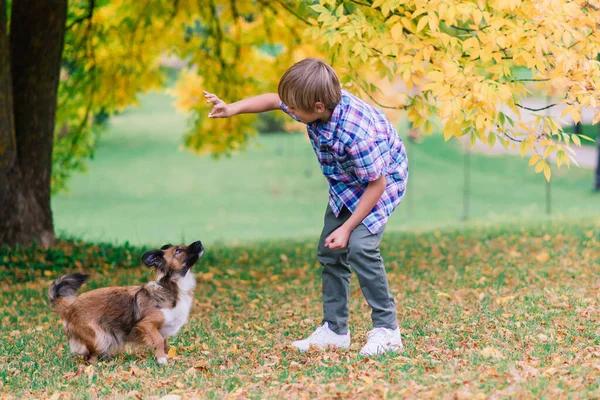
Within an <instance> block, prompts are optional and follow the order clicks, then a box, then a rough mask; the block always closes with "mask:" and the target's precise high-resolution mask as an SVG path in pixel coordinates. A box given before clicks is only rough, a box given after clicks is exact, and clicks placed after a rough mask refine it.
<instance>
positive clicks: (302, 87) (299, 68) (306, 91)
mask: <svg viewBox="0 0 600 400" xmlns="http://www.w3.org/2000/svg"><path fill="white" fill-rule="evenodd" d="M277 91H278V92H279V98H280V99H281V100H282V101H283V103H284V104H285V105H287V106H288V107H293V108H298V109H301V110H306V111H313V110H314V108H315V104H316V103H317V102H321V103H323V104H324V105H325V107H326V108H327V109H329V110H333V109H334V108H335V106H336V105H337V104H338V103H339V102H340V100H341V99H342V87H341V85H340V80H339V79H338V77H337V74H336V73H335V71H334V70H333V68H331V67H330V66H329V65H327V64H326V63H324V62H323V61H321V60H318V59H316V58H306V59H304V60H302V61H300V62H297V63H296V64H294V65H292V66H291V67H290V68H289V69H288V70H287V71H285V74H283V76H282V77H281V80H280V81H279V87H278V88H277Z"/></svg>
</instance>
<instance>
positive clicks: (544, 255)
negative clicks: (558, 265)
mask: <svg viewBox="0 0 600 400" xmlns="http://www.w3.org/2000/svg"><path fill="white" fill-rule="evenodd" d="M535 259H536V260H538V261H539V262H541V263H545V262H546V261H548V260H549V259H550V255H549V254H548V253H546V252H545V251H543V252H541V253H538V254H537V255H536V256H535Z"/></svg>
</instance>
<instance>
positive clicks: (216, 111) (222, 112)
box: [203, 90, 233, 118]
mask: <svg viewBox="0 0 600 400" xmlns="http://www.w3.org/2000/svg"><path fill="white" fill-rule="evenodd" d="M203 92H204V97H205V98H206V102H207V103H212V104H213V108H212V110H210V112H209V113H208V117H209V118H227V117H231V116H232V115H233V111H232V110H231V107H229V105H228V104H227V103H225V102H224V101H223V100H221V99H220V98H218V97H217V95H216V94H212V93H209V92H207V91H206V90H204V91H203Z"/></svg>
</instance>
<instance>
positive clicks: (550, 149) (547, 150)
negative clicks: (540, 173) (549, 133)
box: [544, 145, 554, 159]
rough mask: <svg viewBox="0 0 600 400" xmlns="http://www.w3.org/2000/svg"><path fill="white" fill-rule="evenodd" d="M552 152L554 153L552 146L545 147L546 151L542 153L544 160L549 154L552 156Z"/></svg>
mask: <svg viewBox="0 0 600 400" xmlns="http://www.w3.org/2000/svg"><path fill="white" fill-rule="evenodd" d="M553 151H554V146H552V145H550V146H548V147H546V150H545V151H544V159H546V158H548V156H549V155H550V154H552V152H553Z"/></svg>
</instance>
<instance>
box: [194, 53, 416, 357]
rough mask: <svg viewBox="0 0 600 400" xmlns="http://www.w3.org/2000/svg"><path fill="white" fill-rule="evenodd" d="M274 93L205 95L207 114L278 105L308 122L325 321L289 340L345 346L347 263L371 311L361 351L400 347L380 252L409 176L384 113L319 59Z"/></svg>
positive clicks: (291, 74)
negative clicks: (323, 199) (319, 211)
mask: <svg viewBox="0 0 600 400" xmlns="http://www.w3.org/2000/svg"><path fill="white" fill-rule="evenodd" d="M278 92H279V93H278V94H275V93H268V94H262V95H259V96H256V97H250V98H247V99H244V100H241V101H238V102H235V103H231V104H226V103H225V102H223V101H222V100H221V99H219V98H218V97H217V96H216V95H214V94H211V93H208V92H204V95H205V97H206V99H207V102H208V103H212V104H213V108H212V110H211V111H210V113H209V115H208V116H209V117H211V118H225V117H230V116H233V115H236V114H242V113H260V112H265V111H271V110H276V109H279V108H281V109H282V110H283V111H284V112H286V113H287V114H289V115H290V116H292V117H293V118H294V119H296V120H297V121H300V122H303V123H305V124H306V126H307V130H308V136H309V138H310V141H311V144H312V147H313V149H314V151H315V154H316V155H317V159H318V161H319V164H320V165H321V170H322V171H323V175H325V177H326V178H327V180H328V181H329V203H328V206H327V211H326V212H325V220H324V225H325V226H324V227H323V232H322V234H321V239H320V241H319V247H318V252H317V256H318V259H319V262H320V263H321V264H322V266H323V271H322V284H323V314H324V315H323V322H322V325H321V326H320V327H318V328H317V329H316V330H315V332H314V333H313V334H311V335H310V336H309V337H308V338H307V339H304V340H298V341H295V342H293V343H292V345H293V346H295V347H297V348H298V349H300V350H302V351H306V350H308V348H309V347H310V346H311V345H312V346H315V347H320V348H323V347H327V346H329V345H333V346H336V347H342V348H347V347H349V346H350V332H349V331H348V325H347V323H348V300H349V298H350V276H351V270H350V266H352V267H353V268H354V270H355V271H356V274H357V276H358V280H359V282H360V287H361V289H362V292H363V295H364V296H365V299H366V300H367V302H368V304H369V306H370V307H371V309H372V313H371V317H372V320H373V330H372V331H370V332H369V333H368V334H367V338H368V340H367V343H366V345H365V346H364V347H363V348H362V349H361V351H360V354H362V355H365V356H369V355H375V354H382V353H385V352H388V351H400V350H402V339H401V337H400V329H399V328H398V322H397V320H396V306H395V302H394V299H393V298H392V295H391V294H390V292H389V289H388V281H387V276H386V273H385V268H384V265H383V260H382V258H381V256H380V254H379V248H378V246H379V243H380V242H381V238H382V237H383V230H384V227H385V224H386V222H387V220H388V218H389V216H390V214H391V213H392V211H394V209H395V208H396V207H397V206H398V204H399V203H400V200H401V198H402V196H403V195H404V191H405V188H406V181H407V178H408V160H407V158H406V152H405V148H404V145H403V143H402V140H401V139H400V137H399V136H398V134H397V133H396V131H395V129H394V127H393V126H392V124H391V123H390V122H389V120H388V119H387V118H386V117H385V115H384V114H383V113H382V112H381V111H379V110H377V109H375V108H374V107H372V106H371V105H369V104H367V103H365V102H363V101H362V100H360V99H359V98H357V97H355V96H353V95H351V94H350V93H348V92H346V91H345V90H343V89H342V88H341V85H340V82H339V80H338V77H337V75H336V73H335V71H334V70H333V69H332V68H331V67H330V66H329V65H327V64H326V63H324V62H322V61H320V60H317V59H312V58H309V59H305V60H303V61H300V62H299V63H297V64H294V65H293V66H292V67H291V68H290V69H288V70H287V71H286V72H285V74H284V75H283V77H282V78H281V81H280V82H279V88H278Z"/></svg>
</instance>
